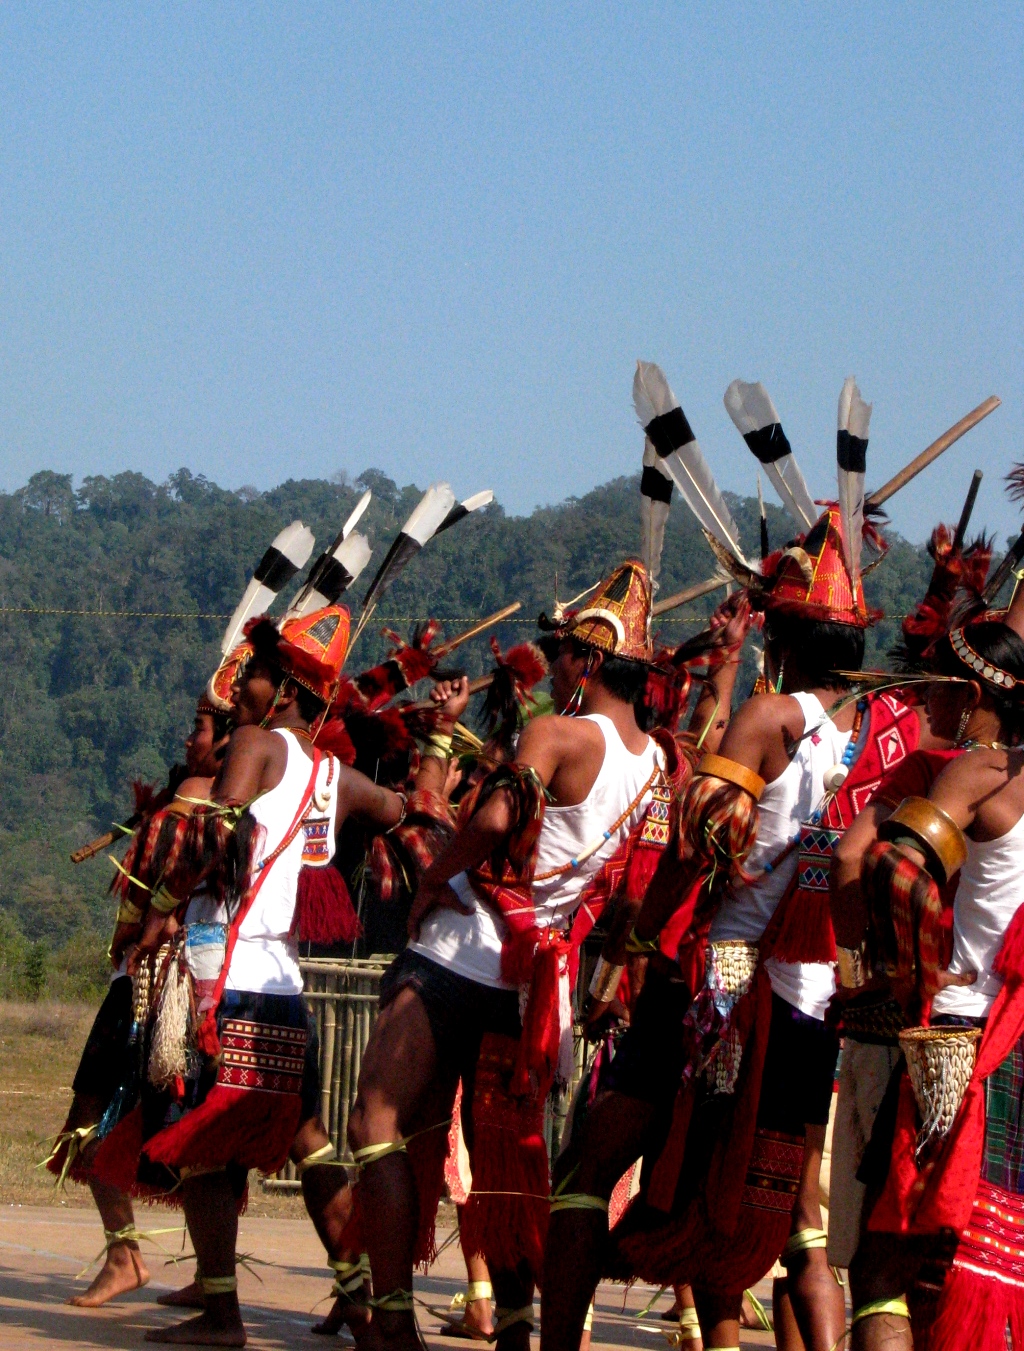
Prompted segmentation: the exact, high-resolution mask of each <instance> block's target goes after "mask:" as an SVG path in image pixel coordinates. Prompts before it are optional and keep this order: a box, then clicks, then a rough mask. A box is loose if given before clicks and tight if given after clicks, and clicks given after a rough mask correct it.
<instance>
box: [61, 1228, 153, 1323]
mask: <svg viewBox="0 0 1024 1351" xmlns="http://www.w3.org/2000/svg"><path fill="white" fill-rule="evenodd" d="M148 1281H149V1272H148V1271H147V1270H146V1264H145V1263H144V1262H143V1260H142V1253H140V1252H139V1249H138V1248H137V1247H136V1246H135V1245H134V1244H131V1243H115V1244H114V1245H113V1247H111V1248H108V1249H107V1256H106V1260H105V1262H104V1263H103V1266H102V1267H100V1270H99V1272H98V1273H97V1275H96V1279H95V1280H94V1281H93V1283H92V1285H90V1286H89V1289H88V1290H86V1291H84V1292H83V1293H82V1294H81V1295H72V1296H71V1298H70V1299H69V1300H68V1303H69V1304H74V1306H75V1307H76V1308H78V1309H98V1308H99V1307H100V1305H101V1304H106V1302H107V1301H108V1300H110V1299H114V1298H115V1296H117V1295H123V1294H125V1293H126V1292H127V1291H129V1290H140V1289H141V1288H142V1287H143V1286H144V1285H145V1284H146V1283H147V1282H148Z"/></svg>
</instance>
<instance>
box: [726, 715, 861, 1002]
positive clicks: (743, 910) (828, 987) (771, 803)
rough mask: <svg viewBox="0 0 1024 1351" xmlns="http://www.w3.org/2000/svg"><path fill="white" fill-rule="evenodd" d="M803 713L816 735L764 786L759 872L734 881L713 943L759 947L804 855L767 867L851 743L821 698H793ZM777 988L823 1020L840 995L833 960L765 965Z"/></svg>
mask: <svg viewBox="0 0 1024 1351" xmlns="http://www.w3.org/2000/svg"><path fill="white" fill-rule="evenodd" d="M790 698H791V699H795V700H796V701H797V703H798V704H799V705H800V710H801V712H802V713H803V715H804V731H807V730H808V728H813V729H814V730H813V732H812V733H811V735H810V736H805V737H804V738H803V739H802V740H801V741H799V742H798V743H797V748H796V753H795V755H794V756H793V759H792V760H791V761H790V762H789V764H788V765H787V766H786V768H785V769H784V770H783V771H782V773H781V774H780V775H779V777H778V778H777V779H773V780H772V781H771V783H769V784H766V785H765V789H764V792H763V793H762V794H761V801H760V802H759V803H758V812H759V823H758V829H757V843H756V844H755V845H754V847H753V849H752V850H751V851H750V854H749V855H748V857H747V861H746V863H745V864H744V865H743V867H744V871H745V872H747V873H752V874H753V875H754V881H753V882H752V883H750V884H749V885H744V884H740V883H730V885H729V886H728V887H727V888H726V891H725V895H724V896H723V898H722V905H721V908H720V910H719V912H718V914H717V915H716V917H715V920H714V923H713V924H712V926H711V941H712V942H714V941H715V939H727V938H742V939H744V940H746V942H748V943H757V942H760V939H761V935H762V934H763V933H764V931H765V929H766V928H767V927H768V922H769V920H770V919H771V917H772V916H773V915H774V914H775V908H776V906H777V905H778V904H779V901H781V900H782V897H783V895H784V893H785V891H786V888H787V887H788V886H789V884H790V883H791V882H792V880H793V878H794V877H795V876H796V869H797V862H798V858H797V851H796V850H795V849H794V850H792V851H791V853H790V854H789V855H788V857H787V858H785V859H784V860H783V861H782V863H781V864H780V865H779V866H778V867H777V868H773V869H772V871H771V872H766V871H765V867H766V865H767V864H770V863H771V862H772V860H773V859H775V858H777V857H778V855H779V854H781V853H782V851H783V849H784V848H785V847H786V845H787V844H788V843H789V842H790V840H792V839H793V837H794V836H795V835H797V833H798V832H799V830H800V826H801V825H802V824H803V823H804V822H805V821H809V820H810V818H811V816H812V815H813V813H814V812H816V811H817V810H818V809H819V808H820V807H821V805H822V801H823V799H824V796H825V784H824V778H825V774H826V773H827V772H828V770H830V769H831V768H832V767H833V765H837V764H839V762H840V761H841V760H842V758H843V752H844V751H845V750H846V747H847V745H848V744H849V741H850V733H849V732H841V731H840V730H839V728H838V727H837V726H836V725H835V723H834V722H833V721H832V719H831V718H829V717H827V716H826V714H825V710H824V708H823V707H822V704H821V701H820V699H818V697H817V695H814V694H807V693H805V692H804V691H799V692H797V693H796V694H792V695H790ZM765 969H766V970H767V972H768V976H769V979H770V980H771V983H772V989H773V990H774V991H775V993H776V994H777V995H779V996H780V998H782V999H785V1000H786V1001H787V1003H790V1004H792V1005H794V1007H796V1008H798V1009H800V1010H801V1012H802V1013H807V1014H810V1015H811V1017H814V1018H824V1016H825V1008H826V1006H827V1005H828V1001H829V1000H830V999H831V998H832V995H833V994H834V993H835V977H834V975H833V971H832V966H831V964H830V963H828V962H780V961H777V960H776V959H775V958H774V957H772V958H769V960H768V961H767V962H766V963H765Z"/></svg>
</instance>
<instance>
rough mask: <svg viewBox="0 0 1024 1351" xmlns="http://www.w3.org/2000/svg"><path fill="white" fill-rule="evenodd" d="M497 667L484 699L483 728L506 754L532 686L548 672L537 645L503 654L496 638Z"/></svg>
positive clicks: (492, 643) (523, 644) (492, 646)
mask: <svg viewBox="0 0 1024 1351" xmlns="http://www.w3.org/2000/svg"><path fill="white" fill-rule="evenodd" d="M491 651H492V652H493V653H494V659H495V661H496V662H497V665H496V667H495V670H494V676H493V678H492V680H491V684H490V687H489V688H488V690H487V694H486V697H485V699H484V706H483V712H482V718H483V725H484V728H485V729H486V734H487V737H488V739H490V738H494V740H495V741H496V742H497V744H498V745H499V746H500V747H502V748H503V749H504V750H505V751H506V752H507V751H509V750H511V747H512V742H513V740H514V738H515V735H516V733H517V732H518V731H520V729H521V728H522V725H523V714H524V712H525V708H526V704H527V702H528V700H529V697H530V691H531V690H532V689H533V687H534V686H535V685H536V684H537V683H538V682H539V681H541V680H543V679H544V677H545V676H546V675H547V673H548V663H547V660H546V659H545V657H544V654H543V652H541V650H540V648H539V647H537V646H536V644H534V643H520V644H519V645H518V646H516V647H513V648H510V649H509V651H508V652H506V653H505V654H504V655H502V651H501V648H500V647H499V646H498V640H497V638H492V639H491Z"/></svg>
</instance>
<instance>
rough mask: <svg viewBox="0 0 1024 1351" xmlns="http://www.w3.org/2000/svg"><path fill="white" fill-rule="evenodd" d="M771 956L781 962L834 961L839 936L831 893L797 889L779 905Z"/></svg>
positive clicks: (784, 897) (790, 892)
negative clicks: (830, 905)
mask: <svg viewBox="0 0 1024 1351" xmlns="http://www.w3.org/2000/svg"><path fill="white" fill-rule="evenodd" d="M776 919H777V927H775V925H774V924H773V926H772V928H773V932H772V935H771V942H770V947H771V956H772V957H775V958H777V959H778V960H779V961H780V962H834V961H835V960H836V936H835V933H834V932H833V930H832V911H831V909H830V907H829V900H828V892H827V891H805V890H803V889H801V888H799V887H794V888H793V890H792V891H789V892H787V893H786V895H785V896H783V898H782V900H781V901H780V902H779V910H778V914H777V915H776Z"/></svg>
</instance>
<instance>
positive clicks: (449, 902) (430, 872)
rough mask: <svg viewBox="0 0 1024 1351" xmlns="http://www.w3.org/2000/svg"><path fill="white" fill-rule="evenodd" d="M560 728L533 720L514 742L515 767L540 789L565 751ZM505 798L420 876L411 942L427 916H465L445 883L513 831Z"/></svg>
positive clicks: (494, 798)
mask: <svg viewBox="0 0 1024 1351" xmlns="http://www.w3.org/2000/svg"><path fill="white" fill-rule="evenodd" d="M563 731H564V724H563V723H562V722H561V720H560V719H559V718H557V717H553V716H545V717H540V718H534V719H533V721H532V722H529V723H527V725H526V727H524V729H523V731H522V734H521V735H520V737H519V746H518V748H517V750H516V762H517V763H518V764H520V765H525V766H529V767H530V768H532V769H533V770H535V771H536V774H537V777H538V778H539V779H540V781H541V783H542V784H543V785H544V787H545V788H546V787H547V786H548V785H549V784H550V783H551V780H552V779H553V778H554V776H555V774H556V772H557V770H558V768H559V765H560V764H561V763H562V758H563V756H564V753H565V749H566V739H565V737H564V736H563V735H562V733H563ZM512 813H513V808H512V799H511V796H510V795H509V794H508V793H507V792H506V791H505V790H504V789H498V790H497V791H496V792H494V793H492V794H491V796H490V797H489V798H488V800H487V801H486V802H485V803H484V805H483V806H482V807H481V808H480V810H479V811H477V812H475V813H474V815H473V817H472V819H471V820H470V821H469V822H468V823H467V824H466V825H465V826H463V827H462V829H461V830H459V832H458V833H457V834H456V836H455V838H454V840H452V842H451V844H449V845H448V847H447V848H446V849H443V850H442V851H441V853H440V854H439V855H438V856H437V858H436V859H435V860H434V862H433V863H432V864H431V865H430V867H429V868H428V869H427V871H426V873H425V874H424V877H423V881H422V882H421V883H420V886H419V890H418V891H417V893H416V899H415V900H414V902H413V906H412V910H411V911H410V912H409V933H410V936H412V937H414V938H415V936H416V935H417V934H418V933H419V928H420V925H421V924H422V922H423V920H424V918H425V917H426V916H427V915H428V914H429V913H430V911H431V910H433V909H435V908H436V907H437V906H448V907H450V908H452V909H456V910H461V911H463V913H466V908H465V906H463V905H461V904H460V903H459V900H458V898H457V896H456V895H455V893H454V892H453V891H452V889H451V887H450V886H449V885H448V883H449V882H450V881H451V879H452V878H453V877H457V876H458V875H459V873H462V872H467V871H468V870H469V869H471V868H475V867H476V866H477V865H478V864H480V863H483V861H484V859H486V858H488V857H489V856H490V855H491V854H492V853H493V852H494V851H495V850H496V849H497V848H498V846H499V845H500V844H501V842H502V840H504V839H505V838H507V836H508V835H509V834H510V833H511V831H512V827H513V814H512Z"/></svg>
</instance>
